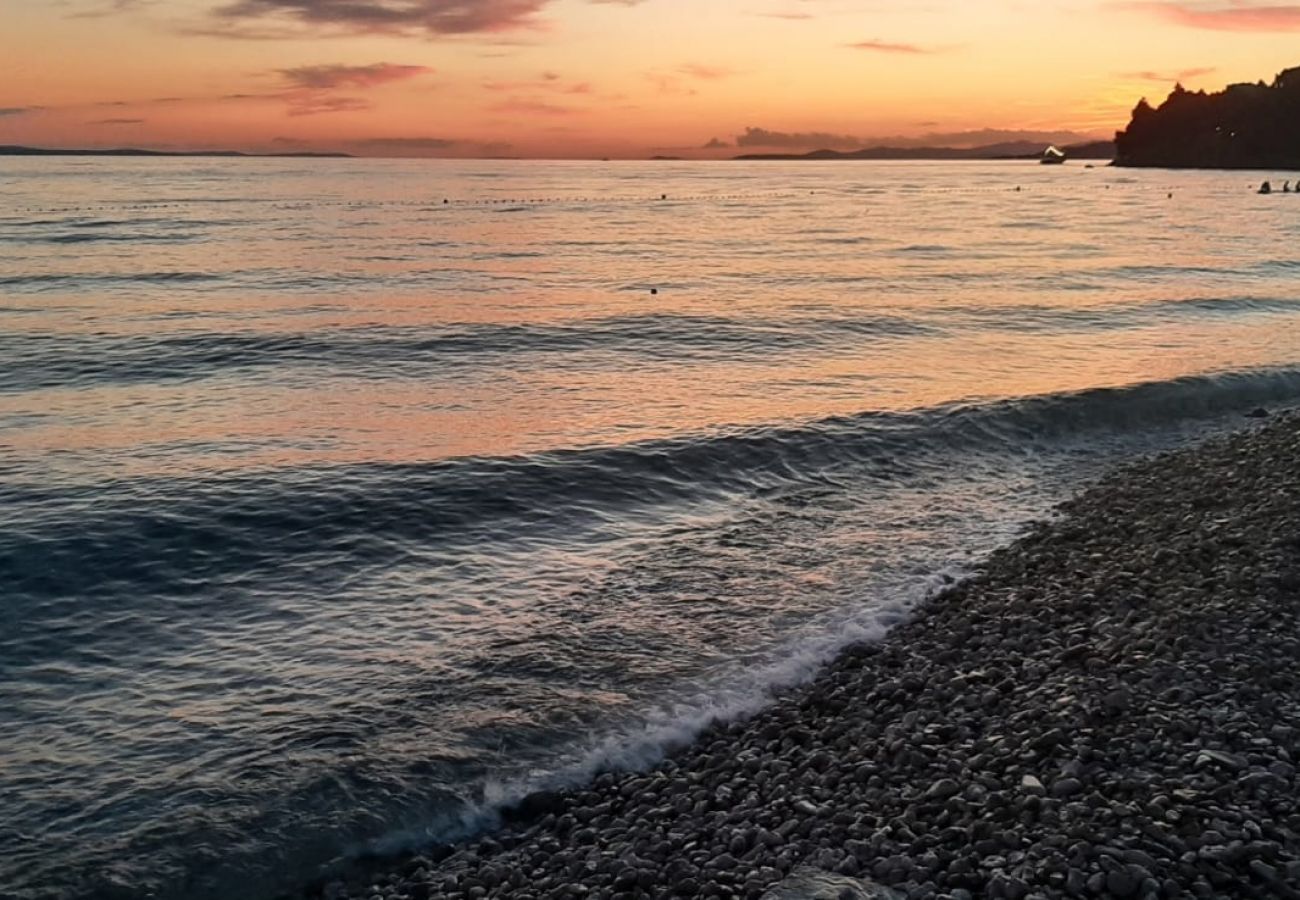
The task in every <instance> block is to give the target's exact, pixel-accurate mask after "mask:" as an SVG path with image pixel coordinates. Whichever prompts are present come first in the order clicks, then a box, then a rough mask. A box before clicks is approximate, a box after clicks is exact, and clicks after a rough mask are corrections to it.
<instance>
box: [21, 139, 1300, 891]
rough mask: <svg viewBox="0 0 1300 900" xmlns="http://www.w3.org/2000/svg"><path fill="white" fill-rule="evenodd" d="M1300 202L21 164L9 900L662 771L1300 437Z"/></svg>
mask: <svg viewBox="0 0 1300 900" xmlns="http://www.w3.org/2000/svg"><path fill="white" fill-rule="evenodd" d="M1265 177H1271V178H1273V180H1274V182H1275V184H1278V185H1280V183H1281V181H1282V179H1283V177H1284V174H1283V173H1224V172H1170V171H1156V170H1127V169H1116V168H1110V167H1107V166H1105V165H1103V164H1097V165H1095V166H1094V165H1086V164H1084V163H1083V162H1078V161H1071V162H1070V163H1068V164H1066V165H1064V166H1052V167H1043V166H1039V165H1036V164H1035V163H1034V162H1032V161H1030V162H1024V161H1005V162H987V163H984V162H979V163H977V162H961V163H951V162H944V163H934V162H888V163H884V162H849V161H836V162H826V163H814V162H707V163H706V162H679V161H654V162H623V161H613V162H595V161H591V162H575V161H566V162H532V161H511V160H500V161H431V160H407V161H397V160H362V159H337V160H332V159H331V160H326V159H314V160H302V159H199V158H160V159H112V158H42V159H14V158H9V159H4V160H3V161H0V201H2V202H0V896H3V897H5V898H7V900H45V898H60V900H64V898H68V900H89V898H96V900H98V898H158V900H182V898H183V900H269V898H273V897H275V896H277V895H280V894H292V893H293V892H294V891H296V890H299V889H300V888H301V886H302V885H303V884H305V883H307V882H309V881H310V880H312V879H314V878H316V877H318V876H320V875H321V874H322V873H328V872H331V871H336V870H338V868H339V867H341V866H346V865H347V863H348V861H350V860H354V859H356V858H358V857H360V856H364V855H367V854H374V853H381V854H382V853H390V852H398V851H401V850H403V849H405V848H412V847H419V846H423V845H426V844H429V843H432V842H437V841H446V840H452V839H455V838H457V837H459V836H464V835H468V834H472V833H474V832H476V831H478V830H481V829H486V828H491V827H493V824H494V823H495V822H496V821H497V816H498V813H499V811H500V810H501V809H502V808H503V805H506V804H509V803H511V802H512V801H514V800H517V799H518V798H519V797H521V796H523V795H524V794H526V793H528V792H529V791H531V790H535V789H540V788H553V787H558V786H565V785H574V784H579V783H581V782H582V781H583V780H584V779H587V778H590V777H591V775H592V774H593V773H595V772H597V771H600V770H602V769H611V768H637V767H642V766H647V765H651V764H653V763H654V762H655V761H656V760H657V759H658V758H660V757H661V756H662V755H663V754H664V753H666V752H669V751H671V750H672V748H674V747H677V746H680V745H681V744H683V743H684V742H687V741H689V740H690V739H691V737H692V735H694V734H696V733H698V731H699V730H700V729H702V728H704V727H706V726H708V725H709V724H710V723H711V722H713V721H715V720H719V719H721V720H727V719H730V718H735V717H742V716H744V715H745V714H746V713H748V712H751V711H753V710H755V709H757V708H759V707H761V706H762V705H763V704H764V703H767V702H770V700H771V698H772V697H773V696H774V694H776V693H779V692H781V691H783V690H787V689H789V688H791V687H792V686H794V685H797V684H798V683H800V682H801V681H803V680H806V679H807V678H808V677H809V676H810V675H811V673H813V672H815V671H816V669H817V667H818V665H819V664H821V663H823V662H825V661H826V660H828V659H829V658H831V657H832V656H833V655H834V654H835V653H836V651H837V650H839V649H840V648H842V647H844V646H845V645H846V644H850V643H853V642H859V641H871V640H877V639H879V638H880V637H881V636H882V635H883V634H885V633H886V632H887V631H888V630H889V628H890V627H891V626H892V625H894V624H895V623H898V622H900V621H903V620H905V619H906V618H907V617H908V616H909V614H910V612H911V611H912V610H913V609H914V608H915V606H916V605H917V604H918V603H920V602H922V601H923V600H924V599H925V598H926V597H927V596H929V595H931V594H932V593H933V592H934V591H936V590H940V589H942V588H943V587H944V586H945V585H946V584H949V583H951V582H952V581H953V580H954V579H960V578H962V577H963V576H964V575H965V574H967V573H969V572H971V571H972V570H973V569H974V568H975V567H977V566H978V564H979V561H980V559H981V558H982V557H983V556H984V555H986V554H987V553H989V552H990V551H991V550H993V549H994V548H996V547H997V546H999V545H1002V544H1004V543H1006V542H1008V541H1010V540H1013V539H1014V538H1015V537H1016V536H1017V535H1018V534H1021V533H1023V531H1024V529H1025V528H1026V527H1027V525H1028V524H1029V523H1031V522H1034V521H1036V520H1041V519H1044V518H1047V517H1050V516H1052V515H1053V509H1054V506H1055V505H1056V504H1057V503H1059V502H1060V501H1062V500H1063V499H1065V498H1066V497H1068V496H1069V495H1070V494H1071V493H1072V492H1074V491H1076V490H1077V489H1078V488H1079V487H1080V486H1081V485H1083V484H1085V483H1087V482H1088V481H1089V480H1090V479H1093V478H1095V477H1097V476H1099V475H1100V474H1102V473H1104V472H1106V471H1107V470H1109V469H1111V468H1113V467H1115V466H1117V465H1120V464H1122V463H1123V462H1125V461H1128V460H1132V459H1135V458H1137V457H1139V456H1142V455H1144V454H1150V453H1153V452H1158V451H1160V450H1163V449H1167V448H1171V447H1175V446H1178V445H1180V444H1184V443H1186V442H1188V441H1191V440H1194V439H1196V438H1199V437H1202V436H1205V435H1208V434H1213V433H1216V432H1220V431H1223V430H1225V429H1229V428H1235V427H1239V426H1241V425H1242V424H1244V423H1246V422H1248V421H1250V420H1249V419H1247V418H1245V415H1246V414H1247V413H1250V412H1252V411H1254V410H1256V409H1257V408H1260V407H1263V408H1265V409H1267V410H1276V409H1278V408H1280V407H1285V406H1288V405H1292V404H1294V403H1296V401H1297V400H1298V399H1300V195H1296V196H1292V195H1290V194H1289V193H1282V192H1281V191H1278V192H1275V193H1274V194H1272V195H1270V196H1259V195H1257V194H1256V193H1255V191H1254V189H1255V187H1256V186H1257V185H1258V183H1259V181H1260V180H1262V179H1263V178H1265Z"/></svg>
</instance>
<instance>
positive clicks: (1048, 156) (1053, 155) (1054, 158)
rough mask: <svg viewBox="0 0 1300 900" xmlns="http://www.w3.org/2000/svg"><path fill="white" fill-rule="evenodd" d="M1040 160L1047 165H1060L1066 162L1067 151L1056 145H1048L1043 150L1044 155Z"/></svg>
mask: <svg viewBox="0 0 1300 900" xmlns="http://www.w3.org/2000/svg"><path fill="white" fill-rule="evenodd" d="M1038 161H1039V162H1040V163H1042V164H1043V165H1045V166H1059V165H1061V163H1063V162H1065V153H1064V152H1063V151H1061V150H1057V149H1056V148H1055V147H1048V148H1047V149H1046V150H1044V151H1043V156H1042V158H1041V159H1039V160H1038Z"/></svg>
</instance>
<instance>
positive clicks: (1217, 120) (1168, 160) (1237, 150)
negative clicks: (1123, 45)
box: [1115, 67, 1300, 169]
mask: <svg viewBox="0 0 1300 900" xmlns="http://www.w3.org/2000/svg"><path fill="white" fill-rule="evenodd" d="M1115 150H1116V156H1115V164H1116V165H1119V166H1158V167H1161V168H1169V169H1182V168H1202V169H1300V67H1297V68H1293V69H1287V70H1286V71H1284V72H1282V73H1280V74H1279V75H1278V76H1277V77H1276V78H1274V79H1273V83H1272V84H1271V85H1268V84H1265V83H1264V82H1262V81H1260V82H1257V83H1255V84H1232V85H1229V86H1228V87H1226V88H1224V89H1223V90H1222V91H1219V92H1217V93H1210V94H1207V93H1206V92H1205V91H1195V92H1193V91H1189V90H1187V89H1186V88H1184V87H1183V86H1182V85H1181V84H1176V85H1174V89H1173V91H1171V92H1170V94H1169V96H1168V97H1167V98H1166V99H1165V102H1164V103H1161V104H1160V105H1159V106H1158V107H1152V106H1151V104H1149V103H1148V102H1147V101H1146V99H1145V98H1143V99H1142V100H1140V101H1138V104H1137V106H1135V107H1134V108H1133V114H1132V118H1131V119H1130V120H1129V124H1128V127H1127V128H1126V129H1124V130H1123V131H1120V132H1117V133H1116V134H1115Z"/></svg>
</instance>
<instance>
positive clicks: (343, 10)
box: [208, 0, 549, 37]
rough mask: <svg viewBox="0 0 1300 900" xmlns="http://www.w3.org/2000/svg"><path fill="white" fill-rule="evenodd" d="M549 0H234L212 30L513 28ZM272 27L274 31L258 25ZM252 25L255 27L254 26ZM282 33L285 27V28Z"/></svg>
mask: <svg viewBox="0 0 1300 900" xmlns="http://www.w3.org/2000/svg"><path fill="white" fill-rule="evenodd" d="M548 2H549V0H235V2H231V3H225V4H223V5H221V6H218V7H216V8H215V9H214V10H213V11H212V14H213V16H214V17H215V18H216V19H217V21H218V26H217V27H216V28H215V29H210V30H209V32H208V33H214V34H224V35H225V36H228V37H259V36H273V35H274V34H275V33H276V31H277V29H276V26H281V27H282V26H284V25H286V24H287V25H290V26H296V27H298V28H300V29H301V28H304V27H305V28H307V29H308V30H311V31H321V30H325V31H336V32H340V31H341V32H347V33H362V34H423V35H426V36H436V35H455V34H477V33H491V32H499V31H511V30H518V29H526V28H536V27H537V26H538V23H537V20H536V19H535V16H536V14H537V13H538V12H540V11H541V9H542V7H544V6H545V5H546V4H547V3H548ZM266 25H270V26H272V27H271V30H270V31H266V30H265V28H264V27H263V28H261V29H259V28H258V27H257V26H266ZM248 26H254V27H253V28H249V27H248ZM280 30H281V31H282V28H281V29H280Z"/></svg>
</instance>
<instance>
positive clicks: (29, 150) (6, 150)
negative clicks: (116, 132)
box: [0, 144, 352, 159]
mask: <svg viewBox="0 0 1300 900" xmlns="http://www.w3.org/2000/svg"><path fill="white" fill-rule="evenodd" d="M0 156H149V157H153V156H221V157H243V158H247V159H263V158H265V159H351V158H352V154H350V153H310V152H305V151H303V152H298V153H241V152H240V151H238V150H143V149H140V148H137V147H118V148H115V149H112V150H61V149H55V148H50V147H19V146H15V145H12V144H9V145H5V144H0Z"/></svg>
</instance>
